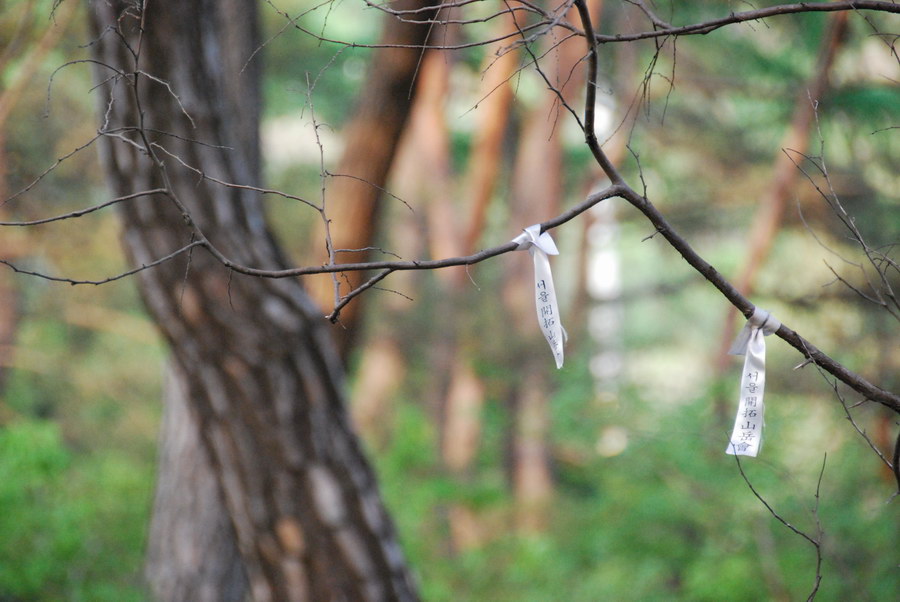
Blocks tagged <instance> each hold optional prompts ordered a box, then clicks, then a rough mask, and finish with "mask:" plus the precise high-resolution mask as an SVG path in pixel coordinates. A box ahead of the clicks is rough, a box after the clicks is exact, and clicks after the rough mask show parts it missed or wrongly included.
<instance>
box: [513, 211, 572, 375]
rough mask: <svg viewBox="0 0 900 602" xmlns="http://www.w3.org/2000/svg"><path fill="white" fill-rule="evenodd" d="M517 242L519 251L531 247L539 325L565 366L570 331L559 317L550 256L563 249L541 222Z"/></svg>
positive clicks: (555, 355)
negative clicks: (565, 348) (564, 351)
mask: <svg viewBox="0 0 900 602" xmlns="http://www.w3.org/2000/svg"><path fill="white" fill-rule="evenodd" d="M513 242H514V243H517V244H518V245H519V247H518V250H525V249H528V252H529V253H531V257H532V258H533V259H534V302H535V308H536V309H537V319H538V325H539V326H540V327H541V331H542V332H543V333H544V338H545V339H547V343H549V345H550V350H551V351H552V352H553V358H554V359H555V360H556V367H557V369H559V368H562V365H563V359H564V357H563V343H565V340H566V331H565V329H564V328H563V327H562V322H561V321H560V318H559V306H558V305H557V303H556V289H554V288H553V274H551V273H550V258H549V255H559V250H558V249H557V248H556V243H555V242H553V238H552V237H551V236H550V234H549V233H548V232H544V233H543V234H541V225H540V224H535V225H533V226H529V227H527V228H525V231H524V232H523V233H522V234H519V235H518V236H517V237H515V238H514V239H513Z"/></svg>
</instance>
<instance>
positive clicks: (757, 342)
mask: <svg viewBox="0 0 900 602" xmlns="http://www.w3.org/2000/svg"><path fill="white" fill-rule="evenodd" d="M765 386H766V341H765V337H764V334H763V332H762V330H761V329H759V328H756V329H754V330H753V332H752V334H751V335H750V340H749V341H748V344H747V352H746V355H745V356H744V372H743V374H742V375H741V397H740V404H739V405H738V412H737V416H736V417H735V420H734V429H733V431H732V433H731V441H730V442H729V444H728V449H726V450H725V452H726V453H728V454H731V455H739V456H751V457H756V455H757V454H758V453H759V452H760V450H761V449H762V431H763V426H764V424H765V419H764V418H765V417H764V413H765V406H764V405H763V394H764V392H765Z"/></svg>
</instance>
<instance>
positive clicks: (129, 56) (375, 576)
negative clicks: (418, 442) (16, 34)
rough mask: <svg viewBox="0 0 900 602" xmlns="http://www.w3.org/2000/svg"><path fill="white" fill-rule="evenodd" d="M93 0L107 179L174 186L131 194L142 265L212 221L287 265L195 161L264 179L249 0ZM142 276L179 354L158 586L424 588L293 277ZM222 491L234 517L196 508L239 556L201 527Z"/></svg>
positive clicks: (230, 175)
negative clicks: (203, 534) (203, 535)
mask: <svg viewBox="0 0 900 602" xmlns="http://www.w3.org/2000/svg"><path fill="white" fill-rule="evenodd" d="M91 9H92V10H91V21H92V26H93V28H94V32H95V35H96V36H97V41H96V42H95V43H94V44H93V46H92V48H93V52H94V59H95V60H96V61H97V78H98V83H99V84H101V85H100V88H99V91H98V93H99V95H100V98H99V105H100V107H101V109H100V114H101V118H102V119H103V120H104V124H103V126H102V127H103V131H104V132H105V133H107V134H108V135H107V136H106V137H105V138H104V142H105V144H104V146H103V150H102V152H103V157H102V160H103V163H104V166H105V168H106V170H107V175H108V179H109V183H110V186H111V187H112V189H113V192H114V194H116V195H121V194H125V193H132V192H135V191H138V190H146V189H150V188H156V187H161V188H165V189H167V190H168V193H167V194H158V195H153V196H148V197H144V198H141V199H138V200H136V201H134V202H129V203H128V204H126V205H125V206H124V207H123V209H122V210H121V216H122V223H123V231H124V232H123V239H124V244H125V247H126V250H127V253H128V254H129V256H130V259H131V261H132V262H133V263H134V264H135V265H137V266H140V265H145V264H148V263H150V262H152V261H154V260H156V259H157V258H159V257H161V256H164V255H167V254H168V253H171V252H172V251H174V250H176V249H178V248H181V247H184V246H185V245H186V244H188V243H190V242H191V241H192V240H197V239H198V238H200V237H205V238H206V239H208V240H209V241H211V242H212V243H213V244H214V245H216V246H217V247H218V248H219V249H220V250H221V251H222V252H224V253H225V254H226V255H228V256H229V257H231V258H233V259H234V260H236V261H239V262H241V263H242V264H244V265H252V266H257V267H262V268H276V269H277V268H283V267H285V265H286V262H285V261H284V260H283V258H282V254H281V252H280V250H279V248H278V246H277V245H276V243H275V241H274V239H273V237H272V235H271V233H270V231H269V229H268V227H267V225H266V221H265V217H264V212H263V206H262V203H261V198H260V196H259V195H258V194H257V193H254V192H253V191H250V190H247V189H241V188H235V187H229V186H223V185H221V184H217V183H214V182H212V181H210V180H209V179H206V177H204V176H211V177H213V178H216V179H219V180H221V181H225V182H233V183H239V184H249V185H257V184H258V183H259V173H260V168H259V150H258V148H259V144H258V133H257V132H258V125H259V104H260V102H259V71H258V62H256V61H251V62H250V63H249V65H247V67H246V68H245V67H244V66H245V63H246V61H247V59H248V58H249V57H250V56H251V53H252V52H253V51H254V50H255V49H256V48H257V47H258V45H259V41H258V34H257V22H256V20H257V18H256V3H255V2H253V1H252V0H222V1H213V0H191V1H178V2H173V1H167V2H162V1H159V2H152V3H151V2H143V3H141V2H107V1H96V2H92V3H91ZM198 141H199V142H198ZM185 165H189V166H190V168H188V167H186V166H185ZM138 282H139V286H140V290H141V294H142V296H143V299H144V302H145V304H146V306H147V308H148V310H149V312H150V313H151V315H152V316H153V318H154V319H155V321H156V322H157V324H158V326H159V328H160V330H161V331H162V333H163V335H164V336H165V338H166V340H167V341H168V343H169V345H170V346H171V349H172V363H173V367H172V370H171V379H172V380H171V383H170V386H169V394H168V396H167V397H168V402H169V403H170V404H172V405H170V406H168V407H167V408H166V419H165V428H166V429H167V430H166V433H165V435H164V437H163V439H162V441H163V444H164V446H165V447H164V449H163V452H162V456H161V466H160V468H161V471H162V472H163V474H162V475H161V479H160V485H159V489H158V496H157V500H156V508H155V512H156V516H155V518H154V527H153V542H152V543H151V546H150V574H151V576H153V575H155V577H154V582H155V585H154V589H155V590H156V595H157V596H159V597H160V598H162V599H165V600H204V599H210V600H212V599H216V600H226V599H232V600H238V599H242V598H243V597H245V595H246V594H245V593H242V592H241V591H240V588H241V583H242V581H243V579H242V577H241V572H243V575H244V576H245V579H246V582H245V583H246V584H247V585H248V586H249V594H250V597H252V599H254V600H257V601H259V602H263V601H268V600H279V601H280V600H298V601H305V600H316V601H318V600H410V599H415V598H416V592H415V588H414V585H413V583H412V579H411V576H410V573H409V570H408V568H407V565H406V562H405V560H404V557H403V554H402V552H401V550H400V547H399V545H398V543H397V538H396V534H395V531H394V527H393V525H392V522H391V520H390V518H389V516H388V514H387V512H386V510H385V508H384V506H383V504H382V501H381V498H380V494H379V491H378V488H377V484H376V481H375V476H374V473H373V471H372V469H371V467H370V465H369V464H368V462H367V460H366V458H365V457H364V455H363V453H362V451H361V449H360V446H359V442H358V439H357V437H356V434H355V433H354V432H353V430H352V428H351V425H350V422H349V419H348V416H347V413H346V411H345V408H344V400H345V395H344V390H343V373H342V368H341V363H340V360H339V358H338V355H337V353H336V350H335V347H334V344H333V342H332V341H331V339H330V337H329V335H328V332H327V331H326V329H325V328H326V326H325V323H324V320H323V318H322V316H321V312H320V311H319V310H318V309H317V308H316V307H315V305H314V304H313V303H312V302H311V301H310V300H309V298H308V297H307V296H306V294H305V292H304V291H303V289H302V287H301V286H300V284H299V283H298V282H297V281H295V280H288V279H283V280H271V279H260V278H252V277H246V276H241V275H239V274H234V273H232V272H230V271H229V270H228V269H226V268H225V267H223V266H222V265H221V264H220V263H218V262H216V261H215V260H214V259H213V258H212V257H211V256H209V255H208V254H207V253H206V252H205V251H203V250H200V249H197V250H196V252H194V253H192V254H190V255H188V254H184V255H181V256H179V257H177V258H176V259H174V260H172V261H169V262H167V263H165V264H162V265H160V266H159V267H156V268H154V269H150V270H145V271H142V272H140V273H139V275H138ZM179 403H180V404H183V406H184V407H183V408H182V407H180V406H179V405H178V404H179ZM179 416H180V417H181V418H179ZM169 429H172V430H171V431H170V430H169ZM179 429H184V430H182V431H181V432H178V431H179ZM198 435H199V438H197V439H196V440H195V441H191V440H190V439H191V438H192V437H197V436H198ZM198 441H199V445H197V442H198ZM204 452H205V457H204ZM204 462H208V465H209V466H210V467H211V468H212V473H213V474H214V475H215V479H214V480H208V479H206V477H204V476H203V473H204V470H207V469H206V468H205V467H204ZM167 471H176V472H175V473H169V474H167ZM207 474H208V473H207ZM217 498H218V499H219V500H220V501H221V504H222V506H221V507H223V508H224V516H227V518H228V520H227V521H224V520H223V514H218V515H217V513H216V512H215V511H213V509H212V507H210V508H209V510H210V512H209V513H208V516H207V518H206V519H202V520H207V519H208V520H210V521H213V522H212V524H221V525H222V531H221V534H222V536H223V538H224V540H227V539H228V538H229V535H232V534H233V535H234V536H235V537H234V538H233V539H232V541H236V544H237V551H238V553H239V554H238V556H239V558H240V562H233V561H232V562H233V564H231V566H232V569H231V570H229V569H228V568H227V567H228V566H229V558H234V557H235V554H234V553H233V548H231V549H229V548H227V547H225V548H223V547H222V546H227V544H222V545H221V546H220V545H219V544H217V543H216V542H215V540H207V541H206V542H204V541H200V540H196V539H192V533H191V531H192V530H194V531H196V530H200V531H203V530H204V529H208V525H206V526H205V527H204V526H203V525H201V524H200V523H201V522H202V520H201V519H200V518H198V517H200V516H202V515H199V514H194V513H195V512H196V510H197V508H198V506H203V505H204V504H207V503H209V504H215V501H216V499H217ZM186 517H188V518H186ZM192 521H193V524H192ZM229 529H231V531H229ZM183 539H187V540H189V543H187V544H181V545H180V544H179V541H180V540H183ZM183 545H188V546H189V548H188V549H187V550H185V549H184V548H183V547H182V546H183ZM204 548H205V549H204ZM185 554H186V555H187V558H189V559H193V561H195V562H196V563H195V564H191V563H190V562H188V563H187V564H184V558H185ZM206 557H208V562H205V560H206V559H207V558H206ZM210 563H212V564H210ZM216 563H219V564H216ZM240 567H243V571H241V568H240Z"/></svg>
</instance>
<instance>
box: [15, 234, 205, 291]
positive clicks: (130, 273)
mask: <svg viewBox="0 0 900 602" xmlns="http://www.w3.org/2000/svg"><path fill="white" fill-rule="evenodd" d="M203 246H207V244H206V242H205V241H199V240H198V241H194V242H192V243H190V244H188V245H185V246H183V247H181V248H180V249H178V250H177V251H173V252H171V253H169V254H168V255H166V256H165V257H160V258H159V259H157V260H155V261H151V262H150V263H145V264H142V265H141V266H139V267H136V268H133V269H131V270H127V271H125V272H121V273H119V274H116V275H115V276H109V277H108V278H102V279H100V280H78V279H76V278H65V277H62V276H52V275H50V274H45V273H43V272H37V271H33V270H26V269H23V268H20V267H17V266H15V265H13V263H12V262H9V261H7V260H5V259H0V263H2V264H3V265H5V266H7V267H8V268H10V269H11V270H12V271H14V272H15V273H17V274H24V275H26V276H34V277H36V278H41V279H42V280H49V281H51V282H63V283H66V284H71V285H73V286H74V285H79V284H92V285H94V286H99V285H101V284H107V283H110V282H115V281H116V280H122V279H123V278H128V277H129V276H134V275H135V274H137V273H139V272H143V271H144V270H149V269H150V268H155V267H156V266H159V265H162V264H164V263H166V262H167V261H170V260H172V259H175V258H176V257H178V256H179V255H181V254H183V253H187V252H189V251H191V250H192V249H193V248H194V247H203Z"/></svg>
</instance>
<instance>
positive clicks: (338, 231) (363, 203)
mask: <svg viewBox="0 0 900 602" xmlns="http://www.w3.org/2000/svg"><path fill="white" fill-rule="evenodd" d="M437 4H438V2H437V1H436V0H399V1H398V2H392V3H391V4H390V8H391V9H392V10H398V11H402V10H406V11H413V10H419V11H421V12H419V13H417V14H416V16H415V18H414V19H410V18H407V19H406V20H402V19H398V18H394V17H392V16H388V17H386V21H385V26H384V31H383V33H382V36H381V40H380V43H381V44H382V45H385V47H384V48H380V49H378V50H376V51H375V52H374V53H373V55H372V62H371V64H370V65H369V71H368V74H367V76H366V83H365V84H364V85H363V87H362V93H361V95H360V97H359V100H358V104H357V107H356V110H355V112H354V115H353V118H352V119H351V121H350V123H349V124H348V125H347V126H346V128H345V130H344V142H345V150H344V153H343V156H342V157H341V159H340V161H339V162H338V166H337V168H336V169H335V170H334V172H333V175H332V177H331V178H330V179H329V183H328V188H327V191H326V211H327V215H328V218H329V220H330V225H329V230H330V234H331V243H332V249H333V250H335V251H337V250H341V249H344V251H341V252H339V253H338V254H337V256H336V257H335V262H336V263H347V262H357V261H365V260H366V259H367V258H368V257H369V256H370V252H369V251H368V250H359V251H353V249H367V248H369V247H372V246H373V245H374V244H375V238H376V235H377V232H378V218H379V214H380V213H381V200H382V198H383V196H384V188H385V185H386V184H387V178H388V174H389V173H390V169H391V165H392V164H393V161H394V156H395V155H396V153H397V147H398V145H399V142H400V135H401V134H402V133H403V131H404V128H405V125H406V121H407V118H408V117H409V111H410V107H411V106H412V102H413V98H414V93H415V91H416V88H417V85H416V76H417V74H418V73H419V68H420V65H421V62H422V60H423V54H424V53H425V52H426V51H425V48H424V47H425V45H426V43H427V41H428V37H429V34H430V33H431V31H432V29H433V26H431V25H428V24H425V23H421V21H427V20H428V19H429V18H431V17H433V16H434V14H435V13H434V10H433V9H432V10H430V11H428V10H425V9H428V8H429V7H434V6H436V5H437ZM413 21H419V22H418V23H417V22H413ZM326 250H327V249H326V246H325V227H324V225H323V226H321V228H320V229H319V231H318V232H317V233H316V236H315V238H314V240H313V248H311V253H312V256H313V257H315V258H316V260H317V261H320V262H321V263H324V262H325V261H327V260H328V254H327V252H326ZM365 278H366V275H365V273H364V272H347V273H345V274H341V275H339V276H337V277H332V276H317V277H314V278H310V279H309V286H310V294H311V295H312V296H313V298H314V299H315V300H316V301H317V302H318V303H319V304H320V305H321V306H322V307H323V308H331V307H333V306H334V303H335V283H337V284H338V285H339V288H338V294H340V295H343V294H346V293H348V292H350V291H351V290H353V289H354V288H356V287H358V286H359V285H360V284H362V283H363V282H364V281H365ZM359 308H360V304H359V300H358V299H357V300H356V301H354V302H353V303H351V304H350V305H348V306H347V307H346V308H344V310H343V311H342V312H341V324H342V326H343V328H336V329H334V330H335V335H334V336H335V337H336V338H337V341H338V345H339V348H340V351H341V355H342V356H344V357H346V354H347V353H348V351H349V350H350V348H351V347H352V344H353V342H354V338H355V336H356V332H357V330H358V329H357V328H355V326H356V322H357V320H358V316H359ZM328 311H330V309H326V313H327V312H328Z"/></svg>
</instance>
